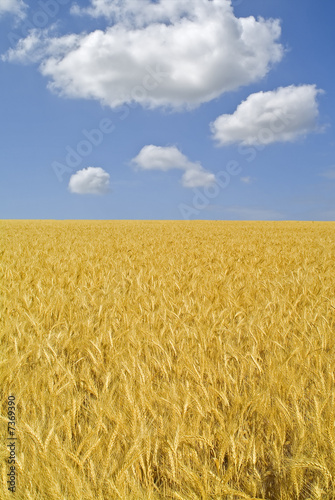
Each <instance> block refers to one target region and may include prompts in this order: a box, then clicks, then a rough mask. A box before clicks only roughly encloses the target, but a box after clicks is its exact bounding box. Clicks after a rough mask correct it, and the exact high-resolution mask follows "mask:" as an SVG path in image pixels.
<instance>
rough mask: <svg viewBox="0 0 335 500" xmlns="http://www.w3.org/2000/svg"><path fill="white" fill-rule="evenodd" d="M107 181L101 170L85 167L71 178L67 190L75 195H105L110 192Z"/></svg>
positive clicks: (103, 171) (105, 173) (107, 177)
mask: <svg viewBox="0 0 335 500" xmlns="http://www.w3.org/2000/svg"><path fill="white" fill-rule="evenodd" d="M109 179H110V175H109V174H108V173H107V172H105V170H103V169H102V168H100V167H87V168H84V169H83V170H78V172H76V173H75V174H73V175H72V176H71V178H70V182H69V190H70V192H71V193H76V194H98V195H99V194H106V193H108V192H109V190H110V183H109Z"/></svg>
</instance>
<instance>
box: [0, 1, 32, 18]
mask: <svg viewBox="0 0 335 500" xmlns="http://www.w3.org/2000/svg"><path fill="white" fill-rule="evenodd" d="M26 8H27V5H26V4H25V3H24V2H23V1H22V0H0V17H1V16H2V15H3V14H15V15H16V16H18V17H20V18H22V17H24V15H25V10H26Z"/></svg>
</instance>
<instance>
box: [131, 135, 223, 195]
mask: <svg viewBox="0 0 335 500" xmlns="http://www.w3.org/2000/svg"><path fill="white" fill-rule="evenodd" d="M132 163H133V164H134V165H135V166H136V167H137V168H139V169H142V170H161V171H163V172H167V171H168V170H171V169H180V170H184V174H183V176H182V185H183V186H184V187H188V188H195V187H201V186H209V185H211V184H213V183H214V182H215V175H214V174H212V173H210V172H208V171H207V170H205V169H204V168H203V166H202V165H201V163H199V162H191V161H190V160H189V159H188V158H187V156H185V155H183V153H181V152H180V151H179V149H178V148H176V147H175V146H169V147H160V146H153V145H152V144H151V145H148V146H144V148H142V150H141V151H140V152H139V154H138V155H137V156H136V157H135V158H134V159H133V160H132Z"/></svg>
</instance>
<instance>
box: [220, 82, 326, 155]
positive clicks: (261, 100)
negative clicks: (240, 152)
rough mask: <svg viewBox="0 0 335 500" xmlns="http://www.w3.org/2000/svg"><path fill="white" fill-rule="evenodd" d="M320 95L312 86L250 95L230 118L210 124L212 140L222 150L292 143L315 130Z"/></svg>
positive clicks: (223, 118) (284, 88)
mask: <svg viewBox="0 0 335 500" xmlns="http://www.w3.org/2000/svg"><path fill="white" fill-rule="evenodd" d="M321 92H323V91H322V90H319V89H317V88H316V86H315V85H301V86H299V87H297V86H295V85H290V86H289V87H280V88H278V89H277V90H273V91H269V92H258V93H256V94H251V95H249V97H248V98H247V99H246V100H245V101H243V102H242V103H241V104H240V105H239V106H238V107H237V109H236V111H235V112H234V113H233V114H232V115H228V114H225V115H221V116H219V117H218V118H217V119H216V120H215V121H214V122H213V123H211V130H212V133H213V136H214V139H216V140H217V141H218V143H219V144H220V145H221V146H224V145H227V144H233V143H241V144H244V145H252V144H253V145H260V144H264V145H265V144H271V143H273V142H292V141H294V140H296V139H297V138H299V137H301V136H304V135H306V134H308V133H309V132H313V131H317V130H318V124H317V120H318V117H319V110H318V102H317V95H318V94H319V93H321Z"/></svg>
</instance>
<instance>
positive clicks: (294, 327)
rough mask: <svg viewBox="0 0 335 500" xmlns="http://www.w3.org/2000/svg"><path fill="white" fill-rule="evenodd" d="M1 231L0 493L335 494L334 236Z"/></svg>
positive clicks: (246, 231)
mask: <svg viewBox="0 0 335 500" xmlns="http://www.w3.org/2000/svg"><path fill="white" fill-rule="evenodd" d="M0 231H1V240H0V259H1V261H0V280H1V281H0V286H1V296H0V308H1V332H0V336H1V361H0V363H1V364H0V379H1V386H0V387H1V424H2V429H3V432H2V436H3V438H2V441H1V444H0V455H1V486H0V497H1V498H3V499H9V498H13V494H12V493H10V492H9V491H8V490H7V484H6V481H7V473H8V463H7V458H8V448H7V446H6V442H7V441H6V433H7V409H8V408H7V398H8V396H9V395H11V394H12V395H14V396H15V398H16V418H17V420H16V427H17V429H16V430H17V438H18V440H17V444H16V472H17V484H16V486H17V490H16V492H15V499H17V500H26V499H32V500H56V499H57V500H72V499H73V500H74V499H76V500H78V499H81V500H91V499H99V500H109V499H111V500H113V499H121V500H127V499H129V500H141V499H142V500H159V499H164V498H170V499H173V498H174V499H183V500H191V499H202V500H205V499H227V500H238V499H249V500H251V499H267V500H293V499H296V500H317V499H322V500H331V499H334V498H335V462H334V457H335V447H334V443H335V427H334V422H335V390H334V389H335V387H334V383H335V371H334V359H335V349H334V347H335V335H334V333H335V297H334V277H335V273H334V270H335V266H334V264H335V224H334V223H321V222H320V223H312V222H301V223H299V222H276V223H272V222H212V221H208V222H200V221H195V222H172V221H163V222H161V221H141V222H135V221H58V222H57V221H2V222H0Z"/></svg>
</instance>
